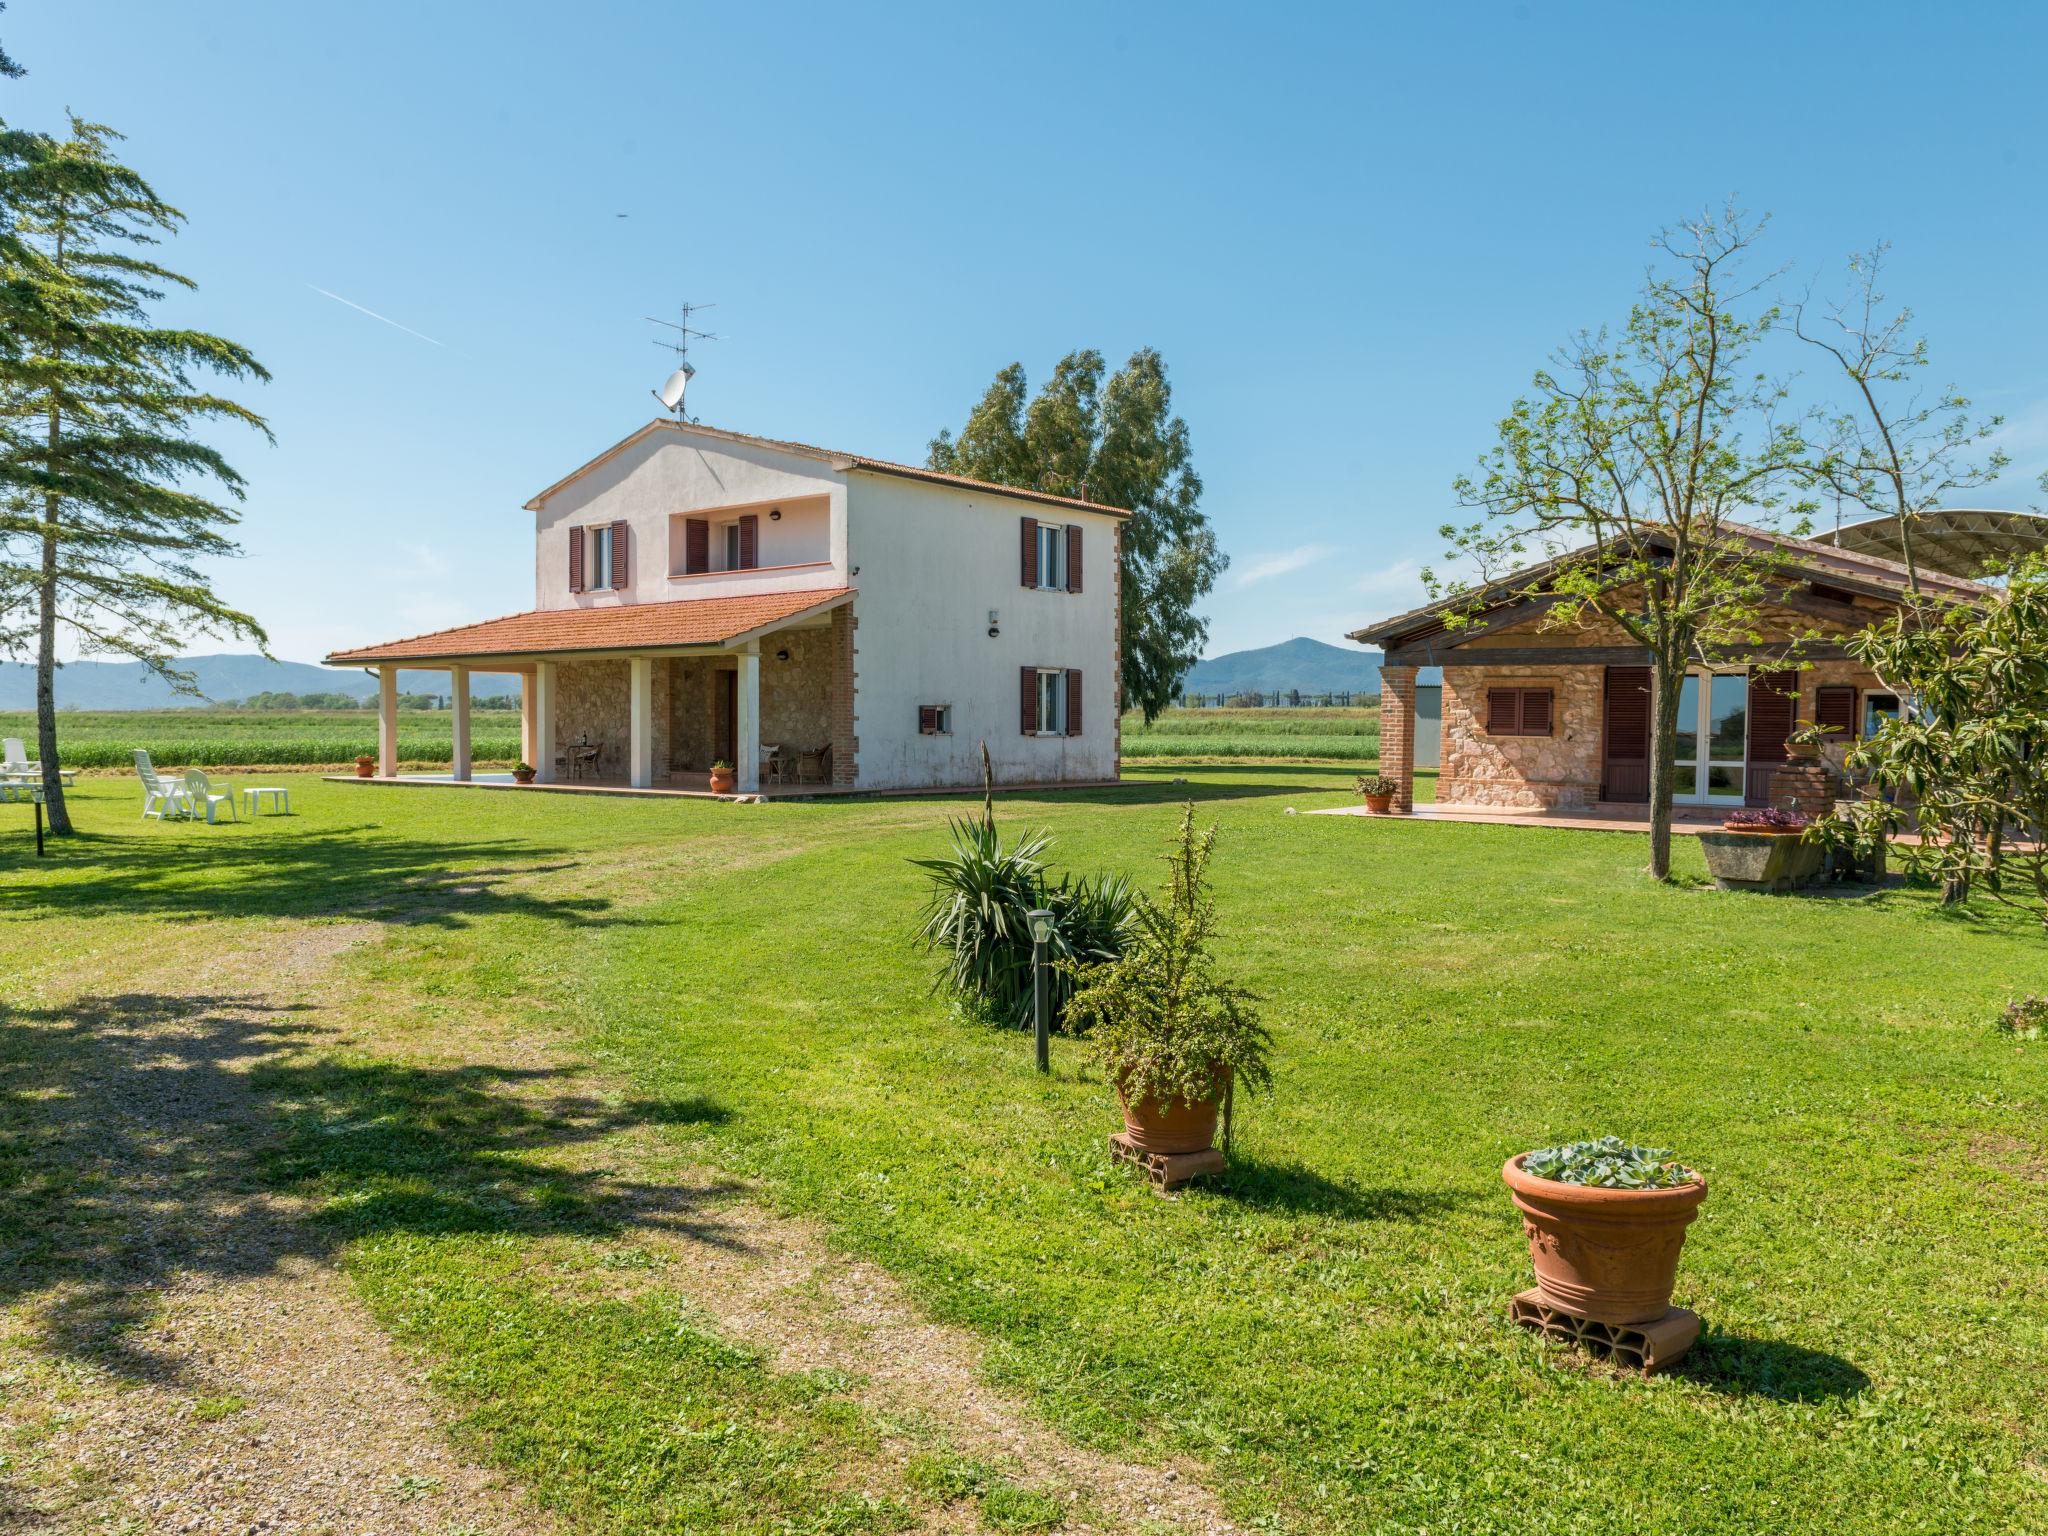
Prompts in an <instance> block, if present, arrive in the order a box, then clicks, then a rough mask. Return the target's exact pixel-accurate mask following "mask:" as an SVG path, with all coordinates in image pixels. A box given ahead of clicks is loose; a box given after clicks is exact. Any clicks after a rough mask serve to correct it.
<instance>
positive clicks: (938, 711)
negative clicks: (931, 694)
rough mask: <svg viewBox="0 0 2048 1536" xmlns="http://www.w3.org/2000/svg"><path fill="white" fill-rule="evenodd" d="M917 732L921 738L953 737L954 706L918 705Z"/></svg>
mask: <svg viewBox="0 0 2048 1536" xmlns="http://www.w3.org/2000/svg"><path fill="white" fill-rule="evenodd" d="M917 732H918V734H919V735H920V736H950V735H952V734H953V706H952V705H950V704H920V705H918V706H917Z"/></svg>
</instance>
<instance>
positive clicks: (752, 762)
mask: <svg viewBox="0 0 2048 1536" xmlns="http://www.w3.org/2000/svg"><path fill="white" fill-rule="evenodd" d="M739 694H740V697H739V709H738V710H737V711H736V712H735V714H736V716H737V718H736V719H735V720H734V722H733V734H734V735H735V736H737V737H738V738H739V740H737V741H735V742H734V743H733V747H734V749H735V756H736V761H735V762H734V763H733V771H734V776H735V778H736V779H737V781H738V782H737V783H735V784H734V786H733V787H734V788H735V789H737V790H738V791H739V792H740V793H741V794H743V795H758V794H759V793H760V792H761V642H760V641H758V640H749V641H748V642H747V645H746V649H744V650H743V651H741V652H740V685H739Z"/></svg>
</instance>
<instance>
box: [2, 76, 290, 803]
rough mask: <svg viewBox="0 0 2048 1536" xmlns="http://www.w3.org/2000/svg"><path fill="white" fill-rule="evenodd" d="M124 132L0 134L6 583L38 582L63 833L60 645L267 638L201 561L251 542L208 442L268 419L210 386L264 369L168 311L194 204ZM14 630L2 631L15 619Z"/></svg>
mask: <svg viewBox="0 0 2048 1536" xmlns="http://www.w3.org/2000/svg"><path fill="white" fill-rule="evenodd" d="M119 138H120V136H119V135H118V134H116V133H114V132H113V131H112V130H110V129H108V128H105V127H103V126H101V125H99V124H96V123H89V122H86V121H84V120H83V119H80V118H76V117H74V118H73V119H72V120H71V125H70V133H69V135H68V136H67V137H66V138H64V139H61V140H58V139H53V138H50V137H47V136H44V135H40V134H22V133H9V134H6V135H5V136H4V139H0V292H4V295H5V297H4V299H0V303H4V306H5V309H4V314H0V593H6V592H9V591H13V592H18V593H24V594H25V595H26V599H27V602H26V606H27V608H28V617H29V620H30V625H29V626H14V627H32V634H31V635H30V636H29V638H28V643H29V645H30V646H31V647H32V649H33V653H34V656H35V665H36V736H37V746H38V751H39V753H40V755H41V758H42V762H43V788H44V791H45V797H46V799H47V802H48V806H49V814H50V825H51V828H52V830H54V831H57V832H60V833H63V832H69V831H70V830H71V821H70V816H69V813H68V811H67V810H66V808H65V805H64V791H63V784H62V782H61V781H60V779H59V777H58V774H57V761H58V755H57V714H56V692H55V678H56V669H57V641H58V635H59V632H60V631H68V632H69V633H70V635H71V637H72V638H73V639H74V640H75V641H76V642H77V644H78V647H79V649H80V650H82V651H85V652H88V653H96V654H112V655H118V656H125V657H128V658H130V659H133V660H136V661H140V662H142V663H143V664H144V665H146V666H147V667H148V668H149V669H150V670H151V671H153V672H155V673H156V674H158V675H159V676H161V677H163V678H165V679H166V680H167V681H169V682H171V683H172V684H173V685H174V686H178V687H183V688H187V689H189V688H190V685H191V679H190V676H189V674H186V673H182V672H180V671H179V670H178V669H177V668H176V667H175V665H174V664H173V657H174V656H175V654H176V652H177V651H178V649H179V648H180V647H181V646H182V645H183V644H184V643H185V642H186V641H188V640H189V639H190V638H191V637H192V636H193V635H194V634H205V635H213V636H219V637H240V638H243V639H247V640H253V641H254V642H256V643H257V644H258V645H259V646H261V645H263V644H264V643H265V639H264V634H263V630H262V628H261V626H259V625H258V624H257V622H256V620H255V619H254V618H252V617H251V616H250V615H248V614H246V613H243V612H240V611H239V610H237V609H235V608H232V607H230V606H229V605H227V604H226V603H225V602H223V601H221V599H220V598H219V597H218V596H217V595H216V594H215V593H214V591H213V588H212V585H211V583H210V581H209V579H208V577H207V575H206V573H205V572H204V571H203V570H202V569H201V562H202V561H205V560H209V559H214V558H218V557H222V556H227V555H232V554H234V553H236V552H237V551H236V546H235V544H234V542H233V540H232V539H231V538H230V536H229V532H228V530H230V529H231V528H232V527H233V526H234V525H235V523H236V522H237V521H238V520H239V517H238V513H237V512H236V511H235V509H234V508H233V507H232V506H231V505H229V503H230V502H235V501H239V500H240V499H241V498H242V495H243V481H242V477H241V476H240V475H239V474H238V473H237V472H236V471H235V469H234V468H233V467H232V466H231V465H230V464H229V463H228V461H227V460H226V458H225V457H224V456H223V455H222V454H221V452H220V451H219V450H218V449H217V448H215V447H214V446H213V445H212V444H211V443H209V442H206V441H203V440H201V438H200V437H199V436H198V435H197V434H198V432H199V431H200V430H201V429H202V428H208V427H211V426H213V425H215V424H217V423H221V422H233V423H239V424H242V425H245V426H248V427H251V428H254V429H255V430H257V431H259V432H262V433H264V435H265V436H266V437H268V435H269V432H268V428H267V427H265V425H264V423H263V419H262V418H261V417H260V416H258V415H256V413H255V412H253V411H251V410H249V409H248V408H247V407H245V406H242V405H239V404H237V403H235V402H234V401H232V400H229V399H227V398H225V397H224V396H221V395H218V394H215V393H212V392H211V390H210V389H209V388H208V387H207V385H206V383H205V382H204V381H205V380H207V379H210V378H228V379H254V380H264V379H268V378H269V375H268V374H267V373H266V372H265V371H264V370H263V368H262V367H261V365H260V364H258V363H257V361H256V360H255V358H254V357H252V356H251V355H250V354H249V352H248V350H247V349H246V348H244V347H241V346H238V345H236V344H235V343H234V342H231V341H226V340H223V339H222V338H220V337H218V336H214V335H210V334H208V333H207V332H204V331H198V330H191V329H187V328H183V327H178V326H159V325H156V324H154V323H153V322H152V320H151V316H150V310H151V306H152V305H154V304H156V303H158V302H159V301H161V300H162V298H163V297H164V294H165V293H166V291H167V290H169V289H171V288H181V289H190V288H192V287H193V286H194V284H193V283H192V281H191V280H190V279H189V278H186V277H182V276H180V275H179V274H178V273H176V272H173V271H170V270H169V269H168V268H166V267H164V266H162V265H161V264H159V263H158V262H156V261H154V260H152V259H151V258H150V256H149V254H148V253H149V248H150V247H151V246H154V245H156V244H157V243H158V242H159V241H161V240H162V239H163V238H164V237H166V236H167V235H169V234H171V233H173V232H175V230H176V229H177V228H178V226H179V225H180V224H181V223H182V222H183V215H181V214H180V213H179V212H178V210H177V209H176V208H174V207H172V206H171V205H170V204H168V203H166V202H164V201H163V200H162V199H161V198H159V197H158V196H157V194H156V193H155V192H154V191H153V190H152V189H151V187H150V185H149V183H148V182H147V181H145V180H144V179H143V178H142V177H141V176H140V175H138V174H137V173H136V172H134V171H133V170H131V169H129V168H128V167H127V166H125V165H123V164H121V163H120V162H119V161H118V160H117V159H116V158H115V155H114V148H115V146H116V144H117V143H118V142H119ZM5 627H7V626H5V625H4V624H0V628H5Z"/></svg>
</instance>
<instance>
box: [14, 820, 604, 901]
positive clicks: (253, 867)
mask: <svg viewBox="0 0 2048 1536" xmlns="http://www.w3.org/2000/svg"><path fill="white" fill-rule="evenodd" d="M217 830H220V829H208V831H209V832H211V831H217ZM53 846H54V848H55V852H54V853H53V854H52V856H51V857H50V858H48V859H46V860H42V861H37V860H35V859H33V858H29V859H25V860H13V861H9V860H5V859H0V873H5V872H8V871H9V870H10V869H16V868H17V866H18V873H19V874H20V875H21V876H22V877H23V878H21V879H19V880H17V881H14V882H12V883H10V885H9V889H8V898H7V901H6V903H5V904H4V907H0V921H5V920H8V919H12V920H16V921H24V920H26V921H33V920H35V919H37V918H41V917H65V916H73V917H91V916H95V915H100V914H105V913H121V914H127V915H140V916H155V917H174V918H191V919H195V920H196V919H203V918H216V917H352V918H359V919H363V920H367V921H373V922H381V923H390V924H396V925H405V926H422V925H425V926H438V927H455V926H459V925H461V924H465V923H469V922H473V921H475V920H477V919H479V918H484V917H494V916H501V915H507V914H510V915H523V916H531V917H539V918H545V919H549V920H552V921H555V922H560V923H566V924H570V925H573V926H580V927H591V926H600V925H611V924H617V923H621V922H626V921H629V920H628V919H624V918H620V917H617V916H613V915H610V912H609V909H610V906H611V903H610V902H609V901H608V900H606V899H605V898H602V897H595V896H548V895H544V894H542V893H541V892H539V891H536V890H534V889H532V888H531V887H530V886H527V885H524V884H521V883H518V882H521V881H524V880H525V879H527V878H528V877H531V876H534V875H544V874H550V873H554V872H557V871H560V870H563V869H568V868H572V867H574V866H575V865H576V864H577V863H578V862H579V859H578V857H577V855H576V851H575V850H572V849H562V848H543V847H538V846H536V845H535V844H533V843H532V842H530V841H526V840H521V839H514V838H501V839H486V840H475V839H465V840H463V841H461V842H441V841H435V840H430V839H421V838H410V837H394V836H391V835H389V834H388V833H386V832H385V831H384V830H383V829H382V828H381V827H379V826H378V825H377V824H376V823H374V822H365V823H361V824H358V825H353V826H345V827H334V828H331V829H329V830H326V831H322V832H308V833H305V834H303V835H298V834H292V835H279V836H270V837H261V838H257V837H246V838H241V839H235V840H229V839H225V838H223V839H220V840H212V839H209V838H206V837H202V836H199V835H197V834H195V836H194V837H192V838H189V839H178V840H173V839H171V838H167V837H150V836H133V835H122V836H109V835H106V834H102V833H79V834H77V835H75V836H73V837H69V838H66V839H63V840H62V842H61V843H58V844H55V845H53ZM37 877H40V878H37Z"/></svg>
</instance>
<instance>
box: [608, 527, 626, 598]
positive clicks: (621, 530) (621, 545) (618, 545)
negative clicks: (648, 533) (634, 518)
mask: <svg viewBox="0 0 2048 1536" xmlns="http://www.w3.org/2000/svg"><path fill="white" fill-rule="evenodd" d="M628 537H629V535H628V534H627V532H626V525H625V523H624V522H616V523H613V524H612V590H613V591H614V592H623V591H625V590H626V577H627V574H628V572H627V568H626V540H627V538H628Z"/></svg>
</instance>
